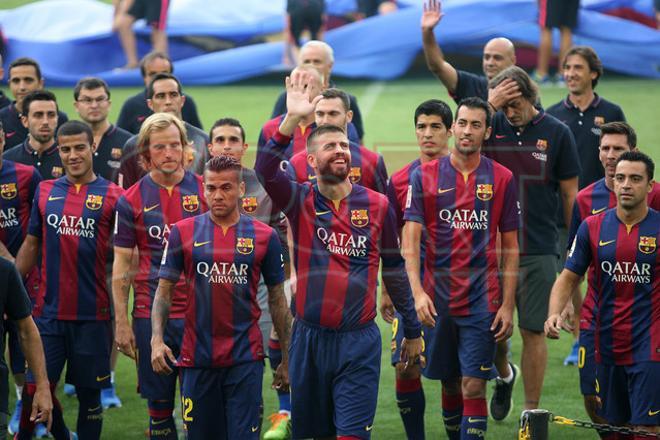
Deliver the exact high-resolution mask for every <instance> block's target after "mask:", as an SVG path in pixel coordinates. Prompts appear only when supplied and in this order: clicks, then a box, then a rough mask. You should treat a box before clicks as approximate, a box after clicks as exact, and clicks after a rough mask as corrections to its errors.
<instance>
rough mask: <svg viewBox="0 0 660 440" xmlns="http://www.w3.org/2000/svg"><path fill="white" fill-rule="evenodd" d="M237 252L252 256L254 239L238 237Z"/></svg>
mask: <svg viewBox="0 0 660 440" xmlns="http://www.w3.org/2000/svg"><path fill="white" fill-rule="evenodd" d="M236 250H237V251H238V252H239V253H241V254H243V255H250V254H251V253H252V251H254V239H252V238H244V237H238V238H236Z"/></svg>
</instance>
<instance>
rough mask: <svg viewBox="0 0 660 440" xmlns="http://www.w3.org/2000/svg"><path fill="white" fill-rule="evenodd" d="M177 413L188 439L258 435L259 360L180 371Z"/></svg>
mask: <svg viewBox="0 0 660 440" xmlns="http://www.w3.org/2000/svg"><path fill="white" fill-rule="evenodd" d="M180 371H181V414H182V418H183V423H184V430H185V431H186V433H187V437H186V438H188V439H189V440H194V439H203V440H204V439H218V440H224V439H227V440H230V439H246V440H249V439H254V440H258V439H259V435H260V433H261V413H262V400H261V385H262V382H263V376H264V363H263V362H262V361H256V362H250V363H247V364H239V365H235V366H233V367H227V368H181V369H180Z"/></svg>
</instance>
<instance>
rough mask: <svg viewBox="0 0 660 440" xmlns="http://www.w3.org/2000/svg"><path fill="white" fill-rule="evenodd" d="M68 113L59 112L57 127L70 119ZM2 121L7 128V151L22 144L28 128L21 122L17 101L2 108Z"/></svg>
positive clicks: (0, 117) (0, 113) (0, 119)
mask: <svg viewBox="0 0 660 440" xmlns="http://www.w3.org/2000/svg"><path fill="white" fill-rule="evenodd" d="M68 120H69V118H68V117H67V115H66V113H64V112H61V111H58V112H57V128H60V125H62V124H64V123H65V122H66V121H68ZM0 121H2V126H3V127H4V129H5V151H6V150H9V149H11V148H13V147H15V146H16V145H19V144H21V143H22V142H23V141H24V140H25V139H26V138H27V135H28V129H27V128H25V127H24V126H23V122H21V115H20V113H18V110H16V102H15V101H14V102H12V103H11V104H10V105H8V106H7V107H5V108H3V109H2V110H0Z"/></svg>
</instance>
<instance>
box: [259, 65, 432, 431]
mask: <svg viewBox="0 0 660 440" xmlns="http://www.w3.org/2000/svg"><path fill="white" fill-rule="evenodd" d="M310 80H311V78H310V75H309V74H307V73H306V72H303V71H297V72H294V74H293V75H292V77H291V78H287V80H286V84H287V108H288V113H287V116H286V117H285V118H284V120H283V122H282V125H281V126H280V127H279V130H278V132H277V133H276V134H275V135H274V136H273V138H272V139H271V140H270V141H269V142H268V144H267V145H266V146H265V147H262V148H259V151H258V153H257V161H256V165H255V171H256V172H257V174H260V175H261V176H262V178H263V181H264V186H265V188H266V191H268V194H269V195H270V196H271V198H272V199H273V201H274V202H275V204H276V205H277V206H278V207H280V208H281V209H282V211H283V212H284V213H285V214H286V215H287V217H288V219H289V223H290V224H291V228H292V231H293V242H294V251H295V266H296V269H297V275H298V277H297V287H296V296H295V299H294V302H295V308H294V309H295V316H296V321H295V324H294V327H293V332H292V337H291V350H290V359H289V378H290V380H291V390H292V392H291V399H292V400H291V404H292V409H293V411H292V417H293V420H292V426H293V437H294V438H307V437H317V438H319V437H330V436H332V437H334V436H337V438H339V439H348V438H364V439H368V438H370V436H371V431H372V428H373V423H374V415H375V411H376V399H377V394H378V377H379V373H380V354H381V342H380V333H379V331H378V328H377V326H376V324H375V323H374V318H375V316H376V280H377V277H378V267H379V261H380V260H382V261H383V280H384V281H385V283H386V284H387V285H388V291H389V293H390V296H391V297H392V300H393V302H394V305H395V306H396V308H397V310H399V312H401V314H402V315H403V326H404V328H405V336H406V340H405V341H404V343H403V345H404V348H403V349H402V352H403V356H404V359H406V360H407V361H408V363H409V365H412V364H414V363H415V362H416V361H418V359H419V355H420V353H421V349H422V341H421V338H420V334H421V325H420V324H419V321H418V320H417V316H416V314H415V310H414V308H413V302H412V297H411V292H410V285H409V282H408V279H407V277H406V275H405V272H404V271H403V267H404V262H403V259H402V258H401V255H400V251H399V249H398V243H397V236H396V224H395V213H394V210H393V209H392V208H390V206H389V202H388V201H387V198H386V197H385V196H384V195H382V194H379V193H377V192H375V191H372V190H369V189H367V188H364V187H362V186H360V185H353V184H351V182H350V180H349V178H348V174H349V170H350V166H351V156H350V150H349V144H348V138H347V136H346V134H345V132H344V129H343V128H341V127H337V126H333V125H322V126H320V127H317V128H316V129H314V131H312V133H311V134H310V136H309V138H308V139H307V151H308V155H307V160H308V161H309V162H310V164H311V165H312V168H313V169H314V172H315V174H316V177H317V179H316V181H317V182H316V184H315V185H312V184H311V183H309V182H307V183H305V184H299V183H296V182H292V181H290V180H289V179H288V177H287V176H286V174H285V173H284V172H283V171H282V170H281V169H280V167H279V162H280V159H279V157H280V154H281V150H284V149H285V148H287V145H288V144H289V141H290V137H291V135H292V134H293V132H294V130H295V128H296V126H297V125H298V123H299V121H300V120H301V118H302V117H304V115H306V114H309V113H311V112H312V110H313V109H314V107H315V105H316V103H317V101H318V100H320V98H318V97H317V98H315V99H313V100H310V96H309V92H308V90H307V86H308V84H309V81H310Z"/></svg>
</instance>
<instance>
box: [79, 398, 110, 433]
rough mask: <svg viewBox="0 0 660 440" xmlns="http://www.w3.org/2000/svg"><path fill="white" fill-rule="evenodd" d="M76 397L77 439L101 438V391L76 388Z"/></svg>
mask: <svg viewBox="0 0 660 440" xmlns="http://www.w3.org/2000/svg"><path fill="white" fill-rule="evenodd" d="M76 396H78V424H77V425H76V429H77V430H78V433H77V434H78V437H80V438H81V439H85V440H87V439H98V438H101V430H102V429H103V407H102V406H101V390H99V389H93V388H84V387H76Z"/></svg>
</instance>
